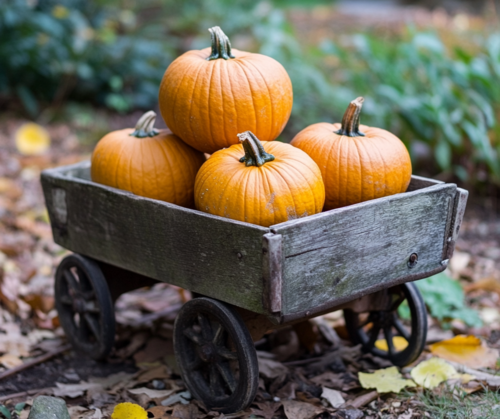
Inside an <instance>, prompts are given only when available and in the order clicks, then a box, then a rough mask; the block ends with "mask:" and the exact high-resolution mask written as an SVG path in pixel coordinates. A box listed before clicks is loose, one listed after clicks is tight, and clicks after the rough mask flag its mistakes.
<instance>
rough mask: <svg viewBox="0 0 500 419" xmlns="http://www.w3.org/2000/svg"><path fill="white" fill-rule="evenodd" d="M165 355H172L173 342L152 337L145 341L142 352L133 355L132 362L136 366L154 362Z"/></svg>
mask: <svg viewBox="0 0 500 419" xmlns="http://www.w3.org/2000/svg"><path fill="white" fill-rule="evenodd" d="M167 353H173V342H172V341H168V340H165V339H161V338H157V337H153V338H151V339H149V340H148V341H147V343H146V346H145V348H144V349H143V350H141V351H138V352H136V353H135V355H134V360H135V362H136V364H142V363H150V362H155V361H158V360H159V359H161V358H163V357H164V356H165V354H167Z"/></svg>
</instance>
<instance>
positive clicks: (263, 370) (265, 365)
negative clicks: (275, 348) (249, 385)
mask: <svg viewBox="0 0 500 419" xmlns="http://www.w3.org/2000/svg"><path fill="white" fill-rule="evenodd" d="M258 361H259V373H260V374H261V375H263V376H264V377H267V378H276V377H279V376H280V375H283V374H287V373H288V368H287V367H286V366H285V365H283V364H282V363H281V362H276V361H273V360H272V359H266V358H260V357H259V358H258Z"/></svg>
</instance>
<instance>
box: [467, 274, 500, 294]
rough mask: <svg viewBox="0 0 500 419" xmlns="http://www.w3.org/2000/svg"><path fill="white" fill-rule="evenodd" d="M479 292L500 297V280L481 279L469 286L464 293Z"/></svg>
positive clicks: (492, 278) (491, 278)
mask: <svg viewBox="0 0 500 419" xmlns="http://www.w3.org/2000/svg"><path fill="white" fill-rule="evenodd" d="M477 290H481V291H488V292H496V293H497V294H499V295H500V280H498V279H497V278H494V277H488V278H483V279H480V280H479V281H476V282H473V283H472V284H468V285H466V286H465V287H464V291H465V292H466V293H469V292H472V291H477Z"/></svg>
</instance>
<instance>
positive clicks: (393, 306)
mask: <svg viewBox="0 0 500 419" xmlns="http://www.w3.org/2000/svg"><path fill="white" fill-rule="evenodd" d="M405 298H406V297H405V296H404V295H403V294H400V295H398V296H397V298H396V299H395V300H394V301H393V302H392V303H391V308H390V309H389V311H395V310H397V309H398V307H399V306H400V305H401V303H402V302H403V301H404V300H405Z"/></svg>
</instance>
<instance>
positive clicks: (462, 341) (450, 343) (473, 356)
mask: <svg viewBox="0 0 500 419" xmlns="http://www.w3.org/2000/svg"><path fill="white" fill-rule="evenodd" d="M430 351H431V352H432V354H434V355H436V356H438V357H440V358H443V359H446V360H448V361H454V362H458V363H460V364H463V365H466V366H468V367H471V368H495V365H496V362H497V359H498V358H499V356H500V354H499V353H498V350H497V349H493V348H489V347H488V346H487V345H486V343H484V342H483V341H481V339H479V338H477V337H476V336H465V335H458V336H455V337H454V338H452V339H448V340H444V341H441V342H438V343H434V344H433V345H430Z"/></svg>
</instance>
